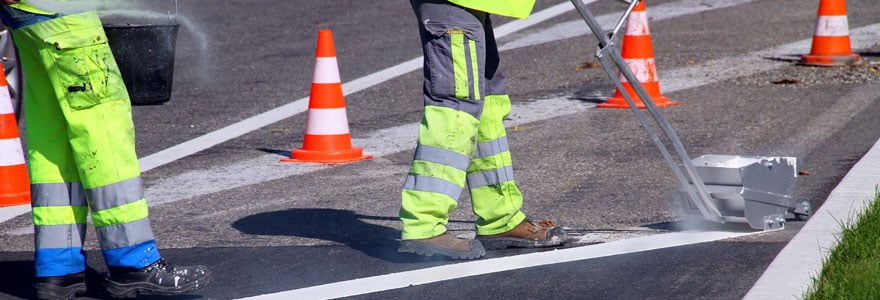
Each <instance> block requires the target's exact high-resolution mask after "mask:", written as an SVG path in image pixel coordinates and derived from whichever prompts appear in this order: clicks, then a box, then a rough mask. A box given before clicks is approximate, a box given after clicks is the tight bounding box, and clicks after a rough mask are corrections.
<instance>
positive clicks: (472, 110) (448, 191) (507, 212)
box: [400, 0, 525, 239]
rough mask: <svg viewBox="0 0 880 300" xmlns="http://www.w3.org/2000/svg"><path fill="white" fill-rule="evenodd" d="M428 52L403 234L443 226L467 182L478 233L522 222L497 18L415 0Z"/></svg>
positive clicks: (420, 234) (419, 234)
mask: <svg viewBox="0 0 880 300" xmlns="http://www.w3.org/2000/svg"><path fill="white" fill-rule="evenodd" d="M411 2H412V5H413V10H414V11H415V14H416V17H417V18H418V20H419V22H418V23H419V32H420V33H421V40H422V47H423V51H424V60H425V62H424V75H425V78H424V112H423V113H424V115H423V117H422V121H421V124H420V126H419V138H418V145H417V147H416V151H415V154H414V157H413V161H412V164H411V166H410V169H409V174H408V175H407V177H406V182H405V184H404V188H403V191H402V200H401V202H402V204H401V208H400V219H401V221H402V222H403V230H402V238H403V239H422V238H429V237H433V236H437V235H439V234H442V233H443V232H445V231H446V224H447V222H448V218H449V213H451V212H452V211H453V210H454V209H455V208H456V207H457V205H458V198H459V196H460V194H461V191H462V190H463V188H464V186H465V184H467V187H468V191H469V192H470V198H471V204H472V206H473V210H474V214H476V215H477V221H476V231H477V234H480V235H488V234H497V233H502V232H506V231H509V230H511V229H513V228H514V227H516V225H518V224H519V223H520V222H522V221H523V220H524V219H525V214H523V212H522V211H521V208H522V194H521V193H520V190H519V188H518V187H517V185H516V182H515V180H514V176H513V165H512V160H511V156H510V149H509V147H508V144H507V134H506V132H505V128H504V124H503V122H502V121H503V120H504V118H506V117H507V115H508V114H509V113H510V109H511V104H510V99H509V97H508V96H507V86H506V82H505V79H504V75H503V74H502V72H501V67H500V65H499V62H500V60H499V57H498V49H497V45H496V44H495V37H494V36H493V33H492V23H491V21H490V19H489V16H488V15H487V14H486V13H482V12H478V11H474V10H468V9H465V8H462V7H459V6H456V5H453V4H449V3H448V2H446V1H430V0H428V1H423V0H412V1H411Z"/></svg>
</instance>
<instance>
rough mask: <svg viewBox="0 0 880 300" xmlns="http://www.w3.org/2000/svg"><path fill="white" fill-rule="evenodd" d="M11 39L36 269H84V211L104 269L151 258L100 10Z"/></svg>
mask: <svg viewBox="0 0 880 300" xmlns="http://www.w3.org/2000/svg"><path fill="white" fill-rule="evenodd" d="M13 37H14V39H15V43H16V45H17V46H18V49H19V54H20V56H21V64H22V66H23V70H24V74H25V77H26V78H27V84H26V90H25V94H24V97H25V107H26V109H25V118H26V121H27V126H26V136H27V146H28V159H29V168H30V176H31V183H32V187H31V188H32V192H31V194H32V206H33V220H34V227H35V235H36V239H35V240H36V245H35V246H36V247H35V248H36V253H35V259H34V261H35V265H36V275H37V276H38V277H44V276H62V275H67V274H73V273H78V272H82V271H84V270H85V267H86V261H85V259H86V256H85V252H84V251H83V248H82V247H83V246H82V241H83V239H84V238H85V232H86V223H87V217H88V214H89V212H91V217H92V223H93V224H94V227H95V231H96V232H97V236H98V239H99V242H100V245H101V249H102V253H103V255H104V260H105V262H106V264H107V266H110V267H132V268H142V267H144V266H147V265H149V264H151V263H153V262H155V261H157V260H158V259H159V258H160V256H159V252H158V250H157V249H156V241H155V238H154V236H153V232H152V230H151V229H150V223H149V220H148V219H147V202H146V200H145V199H144V192H143V186H142V184H141V179H140V169H139V165H138V161H137V155H136V153H135V148H134V147H135V146H134V125H133V123H132V118H131V105H130V101H129V98H128V92H127V91H126V89H125V85H124V83H123V81H122V77H121V75H120V73H119V67H118V66H117V65H116V61H115V59H114V58H113V55H112V53H111V52H110V48H109V46H108V45H107V37H106V35H105V34H104V29H103V27H102V25H101V21H100V19H99V18H98V15H97V14H96V13H95V12H88V13H82V14H75V15H68V16H62V17H59V18H55V19H51V20H48V21H43V22H39V23H36V24H33V25H29V26H25V27H23V28H19V29H15V30H13Z"/></svg>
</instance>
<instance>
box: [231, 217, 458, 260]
mask: <svg viewBox="0 0 880 300" xmlns="http://www.w3.org/2000/svg"><path fill="white" fill-rule="evenodd" d="M363 220H385V221H392V220H398V219H397V218H396V217H376V216H365V215H359V214H356V213H354V212H352V211H348V210H338V209H321V208H315V209H289V210H284V211H274V212H266V213H260V214H256V215H252V216H248V217H245V218H242V219H240V220H238V221H236V222H235V223H233V224H232V227H233V228H235V229H238V230H239V231H241V232H243V233H247V234H255V235H275V236H297V237H306V238H314V239H321V240H326V241H333V242H337V243H341V244H344V245H346V246H348V247H351V248H352V249H355V250H357V251H360V252H362V253H364V254H366V255H369V256H371V257H375V258H379V259H382V260H386V261H389V262H395V263H416V262H426V261H437V260H443V259H442V258H434V257H423V256H418V255H414V254H407V253H398V252H397V243H398V238H399V237H400V231H398V230H396V229H394V228H390V227H385V226H380V225H375V224H370V223H367V222H364V221H363Z"/></svg>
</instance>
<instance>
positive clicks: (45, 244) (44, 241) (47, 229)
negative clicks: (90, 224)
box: [34, 224, 86, 249]
mask: <svg viewBox="0 0 880 300" xmlns="http://www.w3.org/2000/svg"><path fill="white" fill-rule="evenodd" d="M34 236H35V238H34V239H35V241H36V247H37V249H58V248H74V247H82V241H83V239H84V238H85V236H86V224H69V225H47V226H35V227H34Z"/></svg>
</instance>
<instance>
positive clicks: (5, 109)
mask: <svg viewBox="0 0 880 300" xmlns="http://www.w3.org/2000/svg"><path fill="white" fill-rule="evenodd" d="M12 113H15V111H14V110H12V98H10V97H9V88H7V87H6V86H0V115H3V114H12Z"/></svg>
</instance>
